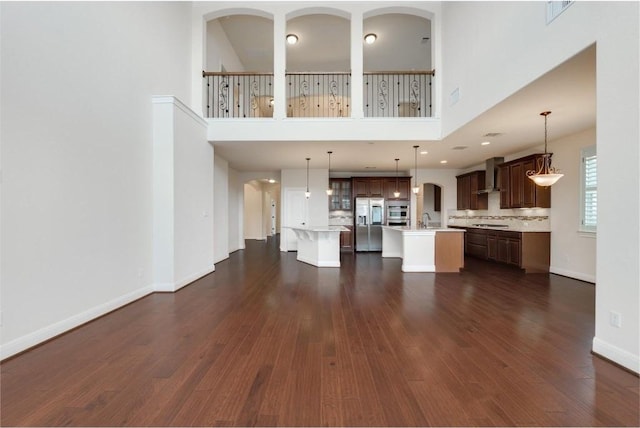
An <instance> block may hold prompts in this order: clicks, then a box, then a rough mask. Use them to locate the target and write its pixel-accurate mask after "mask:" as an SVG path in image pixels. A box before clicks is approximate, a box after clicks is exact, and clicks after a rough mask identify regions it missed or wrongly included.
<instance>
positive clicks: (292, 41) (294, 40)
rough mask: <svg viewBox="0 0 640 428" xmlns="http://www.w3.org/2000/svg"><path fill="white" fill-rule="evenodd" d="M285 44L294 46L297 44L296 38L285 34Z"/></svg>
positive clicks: (293, 35)
mask: <svg viewBox="0 0 640 428" xmlns="http://www.w3.org/2000/svg"><path fill="white" fill-rule="evenodd" d="M287 43H289V44H290V45H295V44H296V43H298V36H296V35H295V34H287Z"/></svg>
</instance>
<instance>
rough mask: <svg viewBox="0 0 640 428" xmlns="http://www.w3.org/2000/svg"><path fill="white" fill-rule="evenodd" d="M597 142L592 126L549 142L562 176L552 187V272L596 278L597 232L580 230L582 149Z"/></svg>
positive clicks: (588, 279)
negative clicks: (582, 231)
mask: <svg viewBox="0 0 640 428" xmlns="http://www.w3.org/2000/svg"><path fill="white" fill-rule="evenodd" d="M595 144H596V130H595V129H594V128H592V129H588V130H586V131H583V132H580V133H578V134H574V135H571V136H569V137H566V138H562V139H558V140H555V141H553V142H552V143H550V144H549V151H551V152H553V165H554V166H556V167H558V168H560V169H561V172H562V173H563V174H564V177H562V178H561V179H560V181H558V182H557V183H556V184H554V185H553V187H552V189H551V215H550V218H551V272H553V273H557V274H560V275H565V276H569V277H571V278H577V279H581V280H583V281H589V282H595V281H596V235H595V234H593V233H581V232H580V231H579V227H580V167H581V149H583V148H585V147H589V146H593V145H595Z"/></svg>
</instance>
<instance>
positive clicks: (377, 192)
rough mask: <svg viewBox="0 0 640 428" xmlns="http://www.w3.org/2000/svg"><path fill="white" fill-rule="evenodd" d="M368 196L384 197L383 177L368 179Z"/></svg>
mask: <svg viewBox="0 0 640 428" xmlns="http://www.w3.org/2000/svg"><path fill="white" fill-rule="evenodd" d="M369 196H370V197H372V198H384V179H382V178H370V179H369Z"/></svg>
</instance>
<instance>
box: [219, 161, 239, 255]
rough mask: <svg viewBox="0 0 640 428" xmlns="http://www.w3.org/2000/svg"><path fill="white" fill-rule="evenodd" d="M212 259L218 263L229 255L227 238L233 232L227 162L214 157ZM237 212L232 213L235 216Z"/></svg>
mask: <svg viewBox="0 0 640 428" xmlns="http://www.w3.org/2000/svg"><path fill="white" fill-rule="evenodd" d="M213 182H214V191H213V196H214V201H215V203H214V209H213V225H214V231H213V260H214V262H215V263H218V262H219V261H221V260H224V259H226V258H228V257H229V239H230V234H231V233H233V231H234V230H236V229H235V228H234V229H233V230H232V229H231V227H230V225H229V220H230V217H229V207H230V205H229V192H230V189H229V162H227V161H226V160H224V159H223V158H221V157H220V156H218V155H215V157H214V180H213ZM236 215H237V213H234V216H236Z"/></svg>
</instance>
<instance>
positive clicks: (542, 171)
mask: <svg viewBox="0 0 640 428" xmlns="http://www.w3.org/2000/svg"><path fill="white" fill-rule="evenodd" d="M550 114H551V112H550V111H543V112H542V113H540V116H544V154H543V155H542V157H541V158H539V159H538V162H537V163H538V165H537V167H538V170H537V171H535V170H529V171H527V176H528V177H529V178H530V179H531V180H533V182H534V183H536V184H537V185H538V186H543V187H548V186H551V185H552V184H554V183H555V182H556V181H558V180H560V179H561V178H562V177H563V176H564V174H560V172H559V171H556V169H555V168H554V167H552V166H551V156H552V155H553V153H547V116H549V115H550Z"/></svg>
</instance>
